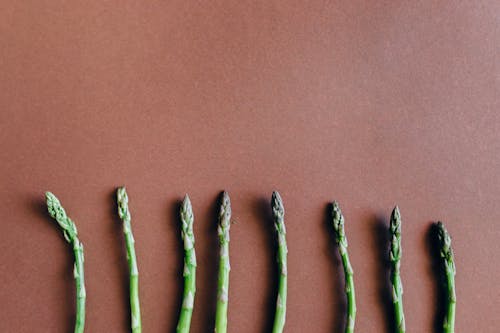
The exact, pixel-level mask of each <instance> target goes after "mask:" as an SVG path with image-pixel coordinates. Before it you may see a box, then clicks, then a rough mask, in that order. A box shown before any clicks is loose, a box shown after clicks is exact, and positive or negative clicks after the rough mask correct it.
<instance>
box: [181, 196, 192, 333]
mask: <svg viewBox="0 0 500 333" xmlns="http://www.w3.org/2000/svg"><path fill="white" fill-rule="evenodd" d="M180 215H181V236H182V240H183V241H184V273H183V275H184V294H183V301H182V309H181V314H180V317H179V322H178V324H177V333H188V332H189V328H190V326H191V317H192V315H193V306H194V296H195V293H196V254H195V251H194V234H193V222H194V216H193V208H192V206H191V201H190V200H189V196H188V195H187V194H186V196H185V197H184V201H183V202H182V207H181V212H180Z"/></svg>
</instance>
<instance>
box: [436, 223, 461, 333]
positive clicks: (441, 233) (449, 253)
mask: <svg viewBox="0 0 500 333" xmlns="http://www.w3.org/2000/svg"><path fill="white" fill-rule="evenodd" d="M437 228H438V238H439V242H440V255H441V258H443V264H444V269H445V274H446V284H447V289H448V292H447V294H448V304H447V311H446V316H445V318H444V322H443V333H453V332H454V331H455V308H456V303H457V296H456V293H455V274H456V269H455V261H454V257H453V249H452V248H451V237H450V234H449V233H448V231H447V230H446V228H445V227H444V225H443V223H442V222H438V223H437Z"/></svg>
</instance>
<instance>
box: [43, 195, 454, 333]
mask: <svg viewBox="0 0 500 333" xmlns="http://www.w3.org/2000/svg"><path fill="white" fill-rule="evenodd" d="M46 201H47V207H48V211H49V214H50V215H51V216H52V217H53V218H54V219H55V220H56V221H57V223H58V224H59V226H60V227H61V229H62V231H63V234H64V238H65V239H66V240H67V241H68V243H70V244H71V246H72V247H73V252H74V257H75V258H74V260H75V261H74V272H73V274H74V279H75V285H76V321H75V330H74V332H75V333H82V332H83V331H84V325H85V298H86V292H85V282H84V281H85V280H84V269H83V264H84V257H83V245H82V243H81V242H80V240H79V239H78V232H77V229H76V226H75V224H74V222H73V221H72V220H71V219H70V218H69V217H68V215H67V214H66V211H65V210H64V208H63V207H62V205H61V203H60V202H59V200H58V199H57V198H56V196H55V195H54V194H52V193H51V192H47V193H46ZM117 203H118V216H119V217H120V219H121V221H122V222H123V233H124V237H125V244H126V252H127V262H128V266H129V290H130V313H131V318H130V324H131V330H132V332H133V333H140V332H141V330H142V326H141V311H140V304H139V281H138V277H139V271H138V268H137V258H136V255H135V248H134V242H135V241H134V236H133V234H132V228H131V223H130V222H131V217H130V211H129V208H128V195H127V192H126V190H125V187H120V188H119V189H118V190H117ZM271 208H272V212H273V219H274V228H275V231H276V242H277V264H278V269H279V282H278V292H277V297H276V310H275V316H274V324H273V329H272V332H273V333H281V332H282V331H283V328H284V326H285V317H286V299H287V252H288V249H287V243H286V228H285V220H284V217H285V209H284V206H283V201H282V199H281V196H280V195H279V193H278V192H276V191H275V192H273V194H272V198H271ZM180 220H181V236H182V240H183V245H184V271H183V277H184V292H183V302H182V308H181V312H180V316H179V321H178V325H177V332H178V333H187V332H189V329H190V326H191V317H192V313H193V306H194V300H195V294H196V254H195V248H194V244H195V238H194V233H193V222H194V215H193V209H192V206H191V201H190V200H189V196H188V195H186V196H185V197H184V200H183V202H182V205H181V208H180ZM331 222H332V225H333V230H334V232H335V242H336V244H337V248H338V251H339V254H340V257H341V259H342V266H343V268H344V278H345V293H346V298H347V321H346V325H345V332H346V333H352V332H354V326H355V321H356V297H355V289H354V273H353V269H352V266H351V263H350V261H349V254H348V251H347V247H348V243H347V237H346V234H345V231H344V216H343V215H342V212H341V210H340V206H339V204H338V203H337V202H336V201H334V202H333V203H332V210H331ZM230 226H231V201H230V199H229V195H228V194H227V192H223V193H222V199H221V203H220V211H219V221H218V229H217V230H218V237H219V251H220V252H219V271H218V284H217V305H216V314H215V327H214V332H215V333H225V332H226V331H227V308H228V290H229V271H230V269H231V267H230V263H229V240H230V237H229V229H230ZM436 227H437V230H438V239H439V243H440V257H441V258H442V265H443V268H444V271H445V275H446V288H447V295H448V297H447V311H446V315H445V318H444V320H443V332H444V333H452V332H454V327H455V306H456V295H455V263H454V258H453V250H452V248H451V238H450V235H449V234H448V232H447V231H446V229H445V227H444V225H443V224H442V223H441V222H438V223H437V224H436ZM390 235H391V241H390V253H389V254H390V262H391V283H392V291H393V292H392V296H393V306H394V330H395V332H397V333H403V332H405V319H404V313H403V285H402V282H401V275H400V266H401V264H400V263H401V252H402V251H401V214H400V211H399V208H398V207H397V206H396V207H395V208H394V210H393V211H392V214H391V219H390Z"/></svg>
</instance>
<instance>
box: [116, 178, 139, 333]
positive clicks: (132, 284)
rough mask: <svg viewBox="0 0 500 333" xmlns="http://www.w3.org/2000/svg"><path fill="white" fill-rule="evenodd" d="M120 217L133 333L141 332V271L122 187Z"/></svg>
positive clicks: (119, 201)
mask: <svg viewBox="0 0 500 333" xmlns="http://www.w3.org/2000/svg"><path fill="white" fill-rule="evenodd" d="M116 196H117V202H118V216H119V217H120V219H121V220H122V221H123V233H124V234H125V245H126V248H127V261H128V266H129V274H130V281H129V288H130V317H131V318H130V324H131V328H132V332H133V333H140V332H141V308H140V305H139V270H138V269H137V258H136V256H135V247H134V243H135V240H134V235H133V234H132V228H131V226H130V211H129V209H128V195H127V192H126V191H125V187H120V188H119V189H118V190H117V192H116Z"/></svg>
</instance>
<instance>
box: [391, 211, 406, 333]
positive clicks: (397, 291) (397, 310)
mask: <svg viewBox="0 0 500 333" xmlns="http://www.w3.org/2000/svg"><path fill="white" fill-rule="evenodd" d="M390 232H391V252H390V260H391V265H392V270H391V283H392V297H393V299H392V302H393V305H394V320H395V323H394V324H395V332H397V333H404V332H405V330H406V328H405V317H404V313H403V284H402V282H401V275H400V270H401V252H402V249H401V214H400V212H399V207H398V206H396V207H394V210H393V211H392V214H391V226H390Z"/></svg>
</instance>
